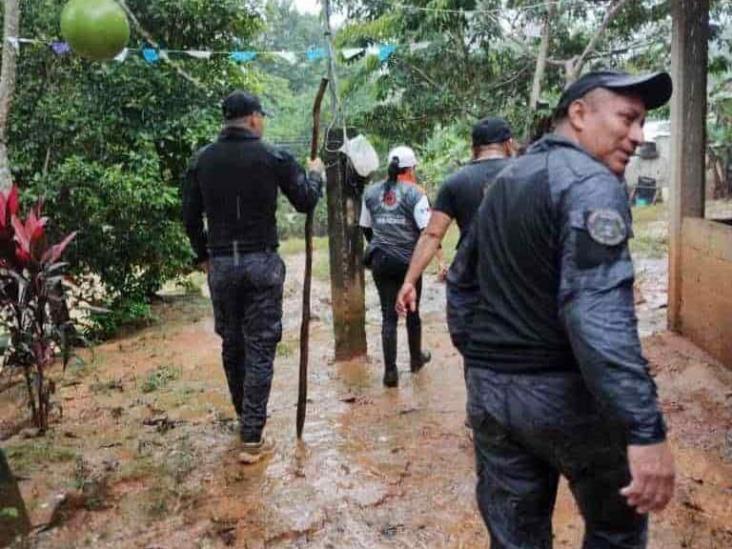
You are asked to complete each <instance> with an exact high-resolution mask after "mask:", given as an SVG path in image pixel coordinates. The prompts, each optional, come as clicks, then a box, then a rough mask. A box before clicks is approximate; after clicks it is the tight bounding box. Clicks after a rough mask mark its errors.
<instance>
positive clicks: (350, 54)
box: [341, 48, 364, 61]
mask: <svg viewBox="0 0 732 549" xmlns="http://www.w3.org/2000/svg"><path fill="white" fill-rule="evenodd" d="M363 52H364V49H363V48H345V49H342V50H341V53H342V54H343V59H345V60H346V61H348V60H350V59H353V58H354V57H356V56H357V55H361V54H362V53H363Z"/></svg>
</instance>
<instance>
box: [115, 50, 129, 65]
mask: <svg viewBox="0 0 732 549" xmlns="http://www.w3.org/2000/svg"><path fill="white" fill-rule="evenodd" d="M129 52H130V50H128V49H127V48H124V49H123V50H122V51H121V52H119V53H118V54H117V55H116V56H115V58H114V60H115V61H118V62H120V63H121V62H122V61H124V60H125V59H127V54H128V53H129Z"/></svg>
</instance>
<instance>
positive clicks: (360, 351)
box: [325, 129, 367, 360]
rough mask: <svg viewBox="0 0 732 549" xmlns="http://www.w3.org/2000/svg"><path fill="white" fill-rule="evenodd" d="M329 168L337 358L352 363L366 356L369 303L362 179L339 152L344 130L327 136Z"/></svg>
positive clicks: (331, 252) (330, 248)
mask: <svg viewBox="0 0 732 549" xmlns="http://www.w3.org/2000/svg"><path fill="white" fill-rule="evenodd" d="M326 143H327V147H326V151H328V152H327V153H326V155H325V164H326V166H328V183H327V196H328V249H329V251H330V284H331V301H332V303H333V331H334V335H335V359H336V360H349V359H351V358H354V357H357V356H363V355H365V354H366V350H367V349H366V302H365V289H364V270H363V236H362V235H361V229H360V228H359V226H358V220H359V217H360V215H361V194H362V192H363V183H364V182H363V180H360V179H359V177H358V175H357V174H356V173H355V172H354V171H353V170H352V169H350V168H349V166H348V160H347V158H346V156H345V155H344V154H343V153H340V152H330V151H337V150H338V149H339V148H340V147H341V145H343V131H342V130H341V129H333V130H332V131H331V132H330V133H329V134H328V135H327V136H326Z"/></svg>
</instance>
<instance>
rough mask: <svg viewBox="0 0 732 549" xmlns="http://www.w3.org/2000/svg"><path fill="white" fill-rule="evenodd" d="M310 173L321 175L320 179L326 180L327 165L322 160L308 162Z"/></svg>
mask: <svg viewBox="0 0 732 549" xmlns="http://www.w3.org/2000/svg"><path fill="white" fill-rule="evenodd" d="M308 171H309V172H316V173H319V174H320V177H322V178H325V164H323V161H322V160H321V159H320V158H316V159H315V160H308Z"/></svg>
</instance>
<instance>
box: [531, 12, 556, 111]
mask: <svg viewBox="0 0 732 549" xmlns="http://www.w3.org/2000/svg"><path fill="white" fill-rule="evenodd" d="M555 10H556V4H555V3H554V2H553V1H551V0H547V8H546V18H545V19H544V28H543V30H542V31H541V44H540V45H539V54H538V55H537V57H536V69H535V70H534V82H533V83H532V85H531V97H530V99H529V108H530V109H531V111H532V112H533V111H535V110H536V107H537V104H538V103H539V96H540V95H541V83H542V81H543V80H544V72H545V70H546V59H547V55H548V53H549V41H550V40H551V20H552V17H553V16H554V12H555Z"/></svg>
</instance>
